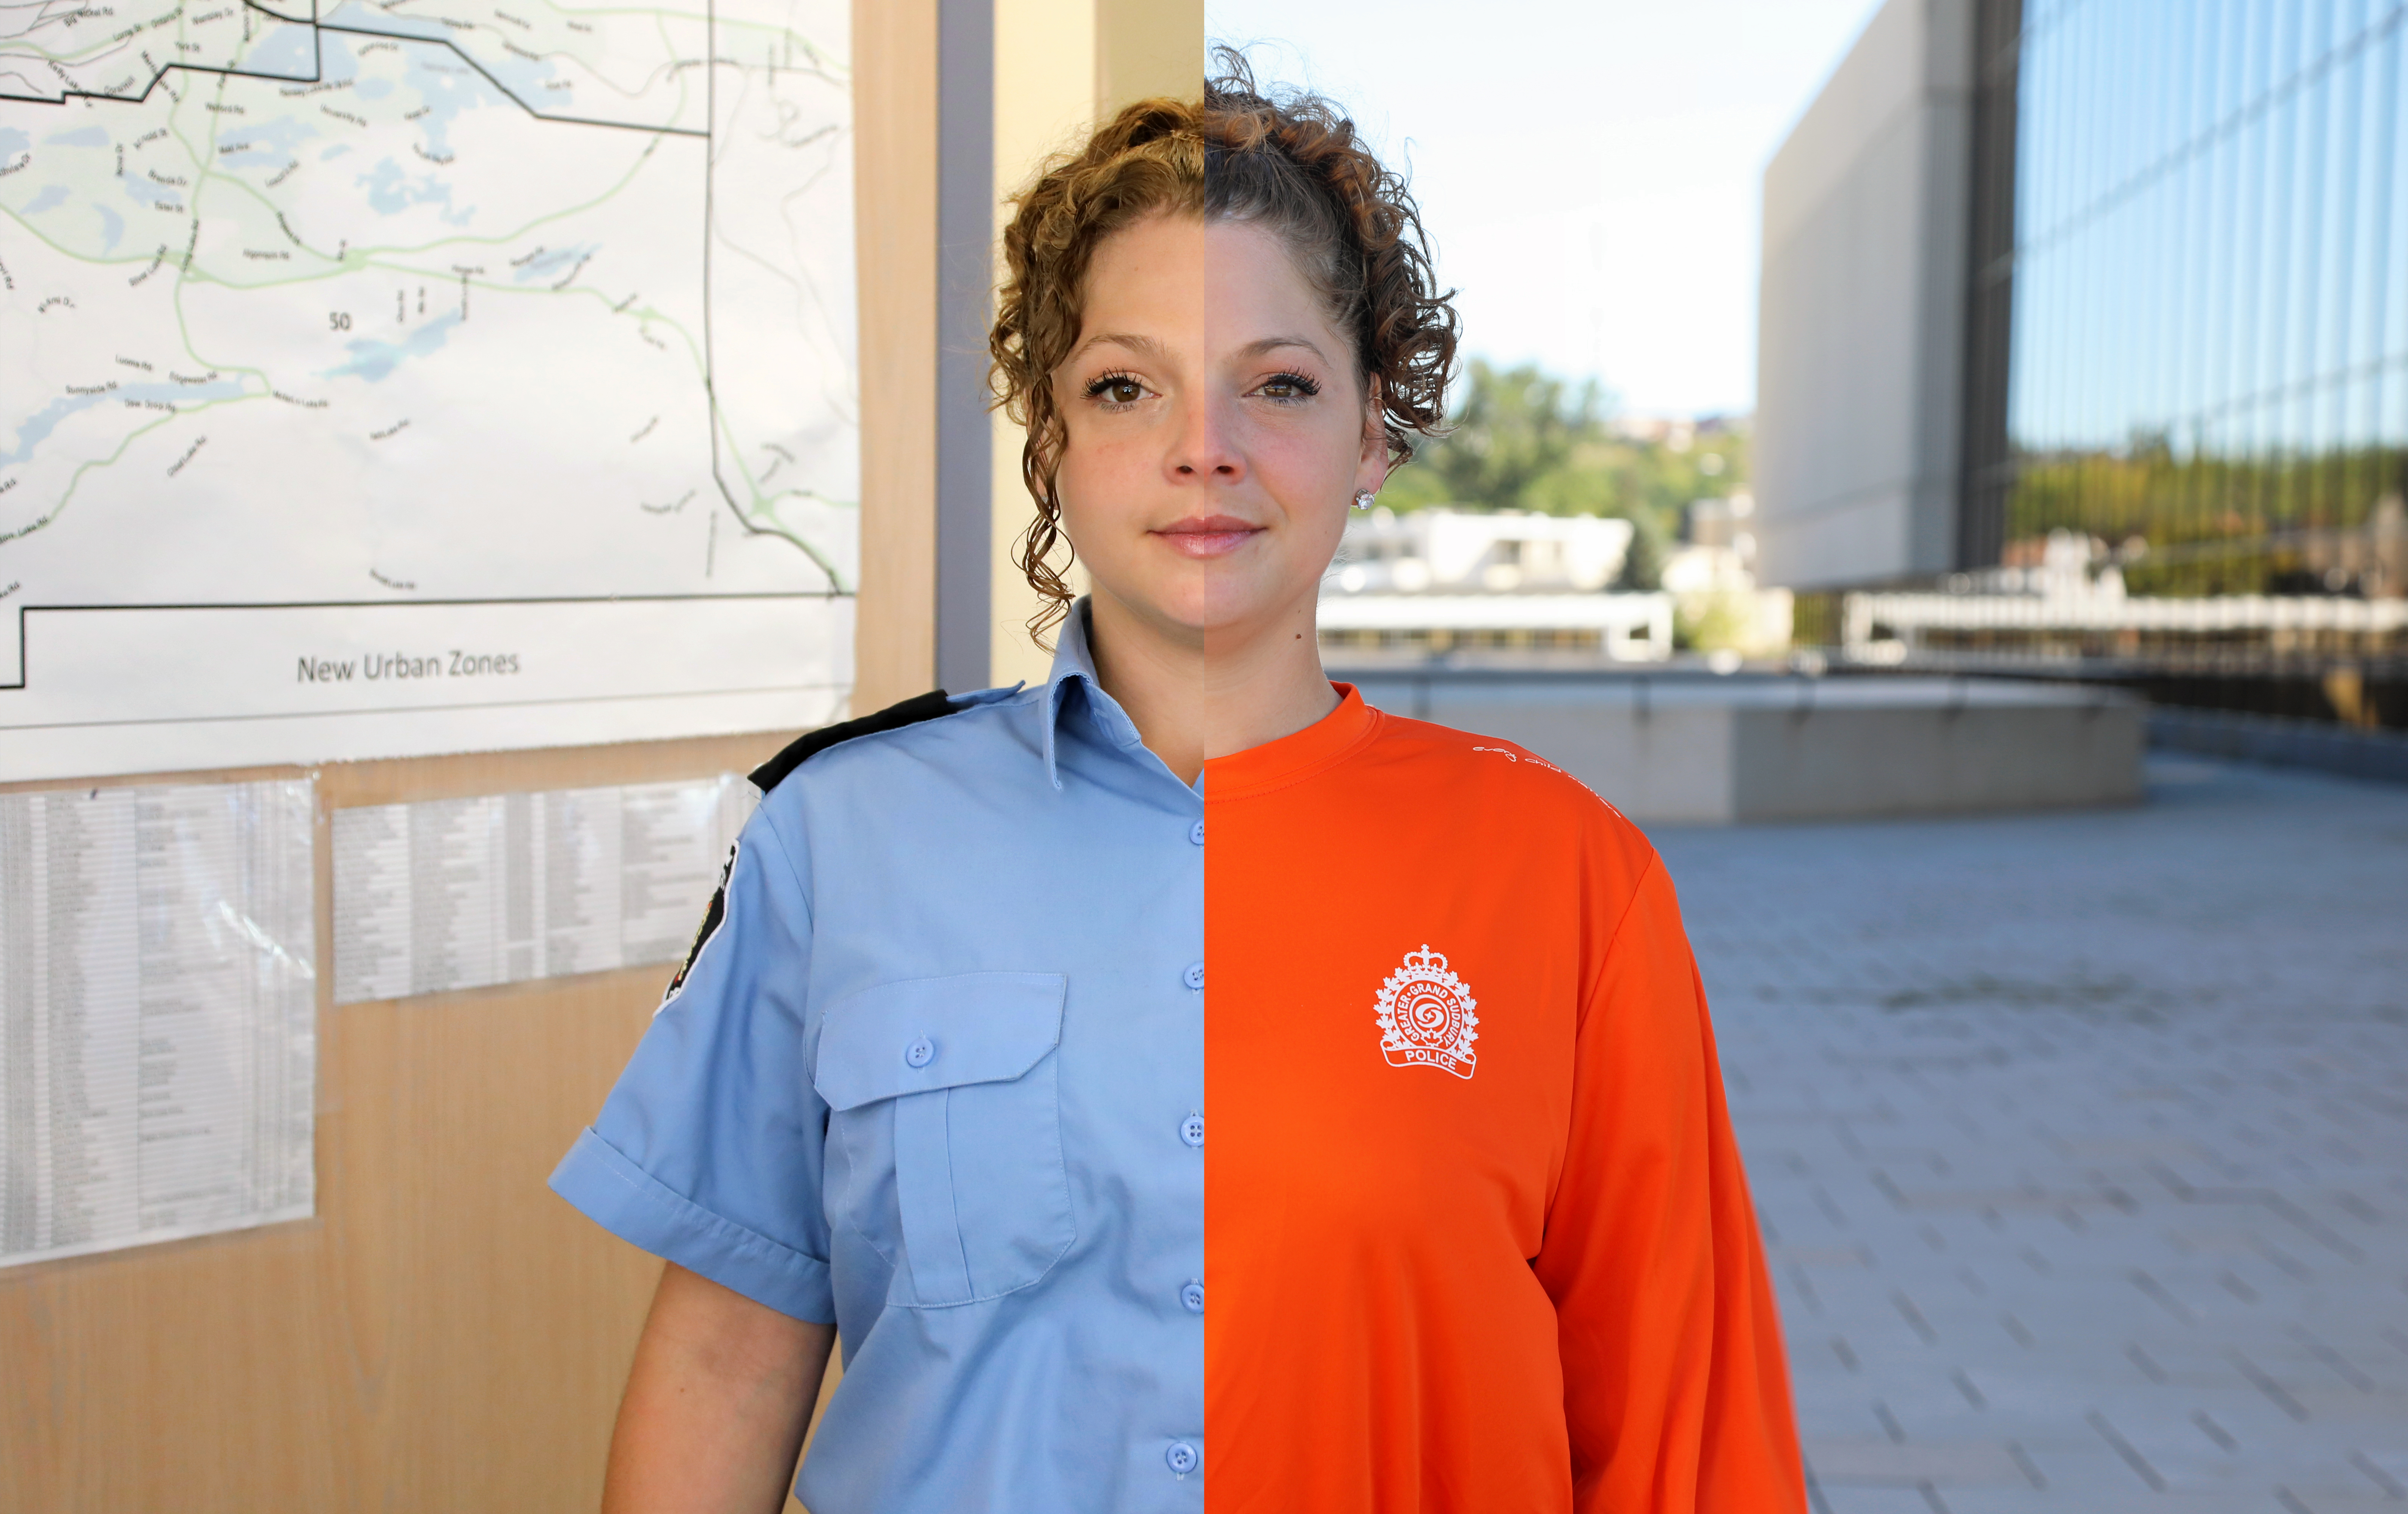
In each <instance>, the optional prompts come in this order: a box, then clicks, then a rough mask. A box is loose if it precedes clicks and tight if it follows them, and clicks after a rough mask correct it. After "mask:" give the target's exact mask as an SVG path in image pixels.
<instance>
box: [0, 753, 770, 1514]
mask: <svg viewBox="0 0 2408 1514" xmlns="http://www.w3.org/2000/svg"><path fill="white" fill-rule="evenodd" d="M785 739H786V737H785V735H784V734H783V733H778V734H770V735H764V736H739V737H716V738H708V739H702V740H692V741H668V742H653V743H644V744H638V745H632V746H618V747H603V748H577V749H566V750H551V751H528V752H506V753H488V754H480V755H474V756H463V757H441V758H425V759H416V760H411V761H406V762H389V763H358V764H337V765H332V766H328V767H325V768H322V769H320V770H318V783H319V821H320V823H319V828H318V872H319V878H318V896H319V910H318V916H319V920H318V941H317V961H318V964H319V982H320V989H319V1004H318V1030H319V1040H318V1101H317V1105H318V1133H317V1164H318V1214H317V1217H316V1218H315V1219H313V1220H309V1221H299V1222H295V1223H292V1224H284V1225H277V1226H271V1227H268V1228H265V1229H261V1230H254V1231H246V1232H237V1233H235V1234H231V1235H214V1236H209V1237H206V1238H203V1239H199V1240H191V1241H179V1242H174V1243H170V1244H167V1245H164V1246H150V1247H141V1248H136V1249H134V1250H124V1251H117V1252H112V1253H108V1254H105V1255H101V1256H96V1257H85V1258H77V1259H72V1260H68V1261H63V1262H51V1263H43V1264H36V1265H34V1266H27V1267H17V1268H11V1269H9V1270H8V1271H7V1272H0V1509H7V1510H11V1511H14V1510H18V1509H25V1510H41V1511H50V1510H62V1511H64V1510H73V1511H76V1514H115V1511H119V1510H124V1511H128V1514H133V1511H137V1510H138V1511H148V1510H152V1509H158V1508H164V1507H175V1508H184V1509H194V1510H219V1509H223V1510H228V1511H240V1514H282V1511H287V1510H290V1511H293V1514H351V1511H358V1514H368V1511H371V1510H375V1511H409V1510H428V1511H436V1510H442V1511H455V1510H456V1511H480V1510H493V1511H495V1514H502V1511H511V1514H517V1511H526V1514H538V1511H548V1510H555V1509H556V1510H562V1511H567V1510H576V1509H590V1508H592V1507H594V1506H595V1501H596V1499H597V1497H598V1495H599V1493H600V1490H601V1472H602V1458H603V1451H604V1449H605V1447H606V1444H607V1441H608V1437H609V1426H610V1419H611V1415H612V1412H613V1410H614V1408H615V1407H616V1405H617V1402H618V1394H619V1389H620V1386H621V1384H622V1383H623V1381H624V1378H625V1374H626V1368H627V1362H628V1360H629V1358H630V1356H631V1355H632V1353H633V1350H634V1346H635V1336H636V1331H637V1329H638V1326H639V1325H640V1324H641V1322H642V1319H643V1310H644V1306H645V1304H646V1302H647V1301H648V1300H649V1298H650V1297H651V1293H652V1283H653V1281H654V1279H655V1278H657V1277H658V1275H659V1264H658V1263H656V1262H655V1261H653V1260H652V1258H650V1257H648V1256H646V1255H644V1254H643V1253H642V1252H640V1251H638V1250H635V1249H634V1248H632V1247H628V1246H625V1245H624V1244H622V1243H620V1242H618V1241H616V1240H613V1239H611V1238H610V1237H609V1235H606V1234H604V1233H603V1232H602V1231H600V1230H598V1229H596V1228H595V1226H594V1225H593V1224H591V1223H590V1222H588V1221H585V1220H584V1219H583V1218H582V1217H581V1216H580V1215H578V1214H577V1213H576V1212H575V1211H574V1210H572V1209H570V1208H569V1207H567V1206H566V1204H563V1203H562V1202H560V1200H558V1199H557V1198H555V1197H553V1196H552V1193H550V1192H549V1191H548V1190H547V1189H546V1188H545V1186H544V1180H545V1178H547V1177H549V1176H550V1174H551V1171H552V1165H553V1164H555V1163H557V1162H558V1161H559V1160H560V1156H561V1153H562V1152H564V1151H566V1150H567V1149H568V1145H569V1143H570V1142H571V1141H573V1140H574V1139H575V1138H576V1135H577V1133H578V1131H579V1130H580V1129H581V1128H582V1127H583V1126H584V1125H585V1124H586V1122H587V1121H590V1120H591V1119H592V1118H593V1115H594V1111H595V1109H596V1108H597V1107H599V1106H600V1103H601V1100H602V1098H603V1096H604V1094H606V1093H608V1092H609V1088H610V1085H611V1083H612V1082H613V1081H614V1080H615V1079H616V1078H617V1077H618V1074H619V1069H620V1068H621V1067H622V1066H623V1065H624V1064H625V1061H626V1058H627V1054H628V1052H629V1051H630V1050H632V1049H633V1048H634V1046H635V1043H636V1040H637V1038H638V1036H641V1035H642V1033H643V1028H644V1026H645V1024H646V1023H647V1022H648V1021H649V1020H650V1018H651V1014H652V1006H653V1005H654V1004H655V1003H656V1002H657V1001H658V998H659V995H660V990H661V984H662V982H663V980H664V979H665V978H667V972H668V969H667V968H665V967H657V966H655V967H641V968H629V969H625V970H624V971H618V972H610V973H597V974H592V975H588V976H585V977H581V978H561V979H554V980H551V981H546V982H538V983H532V984H521V985H516V986H512V987H507V988H495V989H484V990H477V991H473V992H467V993H448V994H434V995H427V996H423V997H420V998H414V999H408V1000H400V1001H392V1002H384V1003H374V1004H360V1005H345V1006H341V1007H337V1006H336V1005H335V1004H334V1003H333V1002H332V992H331V988H330V986H329V985H330V983H331V975H330V973H329V972H328V970H327V969H328V964H330V962H331V956H332V946H333V942H332V920H333V912H332V910H331V908H329V907H328V905H327V901H328V898H329V895H330V893H331V881H332V880H331V878H330V877H329V876H328V869H329V865H330V852H329V849H328V846H327V829H328V827H327V817H328V816H329V815H331V813H332V812H333V811H334V810H335V809H337V808H345V807H353V806H359V805H370V804H386V803H391V802H394V801H395V800H401V799H428V798H442V797H449V796H453V795H459V794H471V793H518V792H524V791H529V790H536V789H548V788H559V787H566V786H571V785H583V784H599V783H629V782H643V781H649V780H653V779H661V778H692V777H703V776H707V775H710V774H713V773H718V772H724V771H728V770H731V769H732V770H738V771H740V770H743V769H745V768H748V767H750V766H751V765H752V764H754V763H757V762H758V761H760V760H761V759H762V758H763V757H765V756H767V755H768V754H769V753H770V752H772V751H775V750H777V748H778V747H779V745H781V743H782V742H783V741H784V740H785ZM304 771H306V770H304V769H297V768H249V769H242V770H239V771H232V772H222V773H201V774H191V773H186V774H176V775H161V776H160V777H161V778H166V777H172V778H174V780H175V781H177V782H213V781H235V780H239V779H246V778H290V777H297V776H300V775H301V774H302V773H303V772H304ZM157 780H158V779H157V778H153V779H143V778H124V779H111V780H109V781H110V782H111V783H139V782H144V781H157ZM15 787H18V788H33V787H40V785H17V786H15Z"/></svg>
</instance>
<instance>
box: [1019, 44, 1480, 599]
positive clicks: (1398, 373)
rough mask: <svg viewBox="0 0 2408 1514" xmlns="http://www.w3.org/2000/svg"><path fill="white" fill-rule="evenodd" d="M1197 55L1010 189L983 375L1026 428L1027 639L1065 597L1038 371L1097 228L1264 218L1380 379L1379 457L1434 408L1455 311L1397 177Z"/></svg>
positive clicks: (1406, 441)
mask: <svg viewBox="0 0 2408 1514" xmlns="http://www.w3.org/2000/svg"><path fill="white" fill-rule="evenodd" d="M1213 63H1214V68H1215V72H1214V74H1213V77H1212V78H1211V79H1207V80H1206V81H1205V85H1204V95H1203V98H1202V100H1200V101H1190V100H1165V99H1156V100H1141V101H1140V102H1138V103H1137V104H1135V105H1132V106H1130V107H1127V108H1126V109H1125V110H1123V111H1122V112H1121V113H1120V114H1119V115H1117V116H1115V117H1113V118H1112V119H1111V121H1108V122H1107V123H1105V124H1104V125H1103V126H1101V127H1099V128H1097V132H1096V134H1095V135H1094V136H1091V137H1089V138H1088V139H1087V142H1086V144H1085V145H1084V146H1083V147H1082V148H1080V149H1079V150H1076V151H1073V152H1066V153H1061V154H1057V155H1055V156H1054V157H1052V158H1050V159H1048V160H1047V161H1046V163H1045V164H1044V166H1043V167H1042V168H1041V169H1040V170H1039V173H1038V176H1037V178H1036V180H1035V181H1034V182H1033V183H1031V184H1030V185H1029V186H1028V187H1027V188H1026V189H1025V190H1023V191H1021V192H1020V193H1019V194H1017V195H1015V196H1014V197H1013V203H1014V204H1015V205H1016V206H1017V207H1018V209H1017V212H1016V213H1015V214H1014V215H1013V216H1012V219H1011V225H1010V226H1008V227H1006V228H1005V230H1004V234H1003V251H1004V261H1005V265H1006V278H1005V280H1004V284H1003V288H1002V290H1001V291H1000V293H999V296H998V299H997V302H996V303H997V311H996V321H995V329H994V330H993V332H991V333H990V334H989V336H988V341H987V346H988V350H989V351H990V352H991V353H992V354H993V357H994V364H993V366H992V368H991V369H990V371H989V375H988V382H989V385H990V387H991V388H992V389H993V391H994V393H995V397H996V403H997V404H998V405H1000V406H1001V407H1003V408H1004V411H1005V413H1006V414H1008V415H1010V416H1011V419H1012V420H1014V421H1019V422H1020V423H1022V424H1023V425H1025V426H1026V427H1027V428H1028V441H1027V443H1026V445H1025V446H1024V447H1023V448H1022V449H1021V454H1020V473H1021V478H1022V480H1023V481H1024V482H1025V483H1026V484H1027V486H1028V493H1029V496H1030V497H1031V498H1032V499H1034V500H1035V501H1036V504H1037V519H1036V520H1034V521H1031V522H1030V523H1029V526H1028V529H1027V530H1026V531H1025V532H1023V533H1022V534H1021V536H1020V539H1019V541H1018V543H1017V544H1016V546H1015V548H1014V550H1013V561H1014V562H1016V563H1018V564H1019V565H1020V568H1021V571H1022V572H1024V573H1025V574H1026V575H1027V576H1028V582H1029V586H1030V587H1031V588H1033V589H1035V590H1036V591H1037V593H1038V594H1039V596H1040V597H1041V598H1042V599H1043V600H1044V605H1043V607H1041V608H1039V611H1038V612H1037V614H1035V615H1034V616H1032V617H1030V618H1029V621H1028V629H1029V634H1030V635H1031V636H1034V637H1036V638H1037V639H1038V642H1039V645H1040V646H1041V645H1043V644H1044V637H1045V633H1046V632H1047V631H1048V630H1050V629H1051V628H1052V627H1053V626H1054V625H1055V624H1057V623H1058V622H1059V621H1061V620H1062V618H1063V616H1064V615H1065V614H1066V613H1067V612H1068V609H1069V605H1070V597H1071V596H1070V589H1069V585H1068V584H1067V583H1066V582H1064V581H1063V578H1062V572H1061V570H1060V569H1059V568H1056V567H1055V566H1054V563H1053V560H1052V559H1053V555H1054V548H1055V547H1056V546H1059V545H1061V544H1062V543H1063V541H1064V537H1063V535H1062V501H1061V497H1060V494H1059V493H1058V492H1057V489H1056V485H1055V479H1056V476H1057V475H1058V473H1059V472H1060V469H1061V462H1062V450H1063V448H1064V447H1065V446H1066V445H1068V439H1069V437H1068V431H1067V429H1066V427H1065V425H1064V422H1063V419H1062V410H1061V406H1060V404H1059V403H1058V401H1057V400H1056V398H1055V396H1054V384H1053V373H1054V368H1056V367H1057V366H1059V365H1060V364H1061V363H1062V362H1063V361H1064V360H1065V359H1066V358H1068V356H1069V354H1070V350H1071V349H1072V347H1073V346H1075V345H1076V344H1077V342H1078V339H1079V328H1080V324H1081V321H1082V317H1083V308H1082V307H1083V305H1084V302H1085V291H1086V276H1087V266H1088V264H1089V263H1090V262H1091V261H1093V259H1094V257H1095V252H1096V249H1097V246H1098V245H1100V244H1101V243H1102V242H1103V241H1104V239H1105V238H1106V237H1109V236H1111V235H1112V234H1113V233H1115V232H1118V231H1120V230H1122V229H1123V228H1125V227H1126V226H1128V225H1130V224H1132V223H1133V222H1135V221H1140V220H1142V219H1144V218H1145V217H1147V216H1150V215H1154V214H1157V213H1163V212H1169V213H1175V214H1185V215H1194V216H1197V217H1200V218H1202V219H1204V220H1208V221H1242V222H1246V223H1249V224H1253V225H1258V226H1261V227H1262V228H1264V229H1265V230H1267V231H1269V232H1271V233H1273V234H1274V235H1276V236H1278V237H1279V238H1280V239H1281V241H1282V242H1283V243H1284V244H1285V246H1286V247H1287V250H1288V253H1289V255H1290V256H1291V257H1292V258H1294V259H1295V260H1296V265H1297V269H1298V271H1300V272H1301V273H1302V274H1303V275H1304V277H1305V279H1306V281H1307V282H1308V283H1309V284H1311V285H1312V289H1313V292H1314V293H1316V294H1317V295H1318V296H1319V297H1320V299H1321V302H1322V305H1323V307H1324V309H1325V310H1326V312H1327V313H1328V315H1329V318H1330V323H1331V324H1332V325H1334V326H1335V327H1337V328H1338V330H1339V331H1340V332H1341V333H1344V334H1346V335H1347V336H1349V337H1350V338H1351V339H1352V340H1353V342H1354V344H1355V368H1356V371H1357V377H1358V378H1376V379H1377V380H1378V381H1379V407H1380V427H1381V431H1382V433H1383V436H1384V437H1385V439H1386V442H1387V448H1388V460H1389V463H1390V464H1392V465H1393V464H1399V463H1403V462H1405V461H1406V460H1407V459H1409V458H1411V457H1412V455H1413V446H1412V437H1413V436H1416V435H1420V436H1431V435H1435V434H1436V432H1437V430H1438V428H1439V426H1440V423H1441V421H1442V420H1443V418H1444V416H1445V414H1446V387H1447V382H1448V379H1449V378H1451V377H1452V375H1453V372H1454V366H1455V339H1456V336H1457V333H1458V330H1459V322H1458V321H1457V320H1456V318H1455V307H1454V305H1453V304H1452V300H1453V298H1454V292H1453V291H1451V290H1450V291H1446V292H1443V293H1441V291H1440V290H1439V288H1438V284H1437V279H1436V278H1435V276H1434V274H1433V272H1432V270H1431V267H1430V257H1429V239H1428V236H1426V233H1425V232H1424V231H1423V229H1422V222H1421V212H1420V211H1419V209H1418V208H1417V207H1415V206H1414V204H1413V198H1412V194H1411V193H1409V192H1408V190H1407V188H1406V185H1405V180H1404V179H1403V177H1402V176H1401V175H1398V174H1395V173H1392V172H1390V171H1389V170H1388V169H1387V168H1385V167H1384V166H1383V165H1382V164H1381V163H1380V160H1379V159H1378V158H1376V157H1374V156H1373V155H1372V154H1371V153H1370V151H1369V150H1368V149H1366V148H1365V147H1364V146H1363V144H1362V142H1361V140H1360V138H1359V137H1358V136H1356V135H1355V123H1354V122H1353V121H1349V120H1347V119H1346V117H1345V115H1344V114H1343V112H1341V111H1340V109H1339V108H1338V107H1336V106H1335V105H1334V104H1332V103H1331V102H1330V101H1329V100H1327V99H1326V98H1324V97H1322V96H1320V95H1317V94H1311V93H1304V92H1301V91H1281V90H1266V89H1264V88H1261V87H1258V86H1257V85H1256V84H1255V82H1254V74H1253V71H1252V69H1251V68H1249V67H1248V66H1247V64H1246V61H1245V59H1244V58H1243V57H1242V56H1240V54H1239V53H1237V52H1236V51H1235V50H1231V49H1228V48H1219V49H1215V50H1214V56H1213ZM1064 565H1065V566H1068V564H1064Z"/></svg>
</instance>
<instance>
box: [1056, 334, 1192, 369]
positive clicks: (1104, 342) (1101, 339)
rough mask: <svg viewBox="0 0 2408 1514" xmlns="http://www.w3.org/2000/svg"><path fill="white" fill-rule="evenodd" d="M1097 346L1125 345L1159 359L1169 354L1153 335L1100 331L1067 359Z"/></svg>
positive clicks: (1071, 359) (1077, 357) (1075, 358)
mask: <svg viewBox="0 0 2408 1514" xmlns="http://www.w3.org/2000/svg"><path fill="white" fill-rule="evenodd" d="M1095 347H1125V348H1127V349H1128V350H1130V351H1132V352H1138V353H1141V354H1143V355H1144V356H1146V357H1150V358H1157V359H1158V358H1162V357H1165V356H1168V349H1166V348H1165V347H1164V346H1163V345H1162V344H1161V343H1160V342H1158V341H1155V340H1154V338H1153V337H1151V336H1138V335H1137V334H1136V333H1134V332H1126V331H1099V332H1097V333H1096V334H1095V335H1094V336H1090V337H1088V338H1087V339H1086V340H1085V341H1083V342H1081V343H1080V344H1079V345H1078V348H1077V349H1076V350H1074V351H1072V352H1071V354H1070V356H1069V358H1068V359H1066V360H1065V361H1066V362H1068V361H1076V360H1077V359H1079V358H1081V357H1082V356H1084V355H1085V354H1086V352H1087V350H1088V349H1089V348H1095Z"/></svg>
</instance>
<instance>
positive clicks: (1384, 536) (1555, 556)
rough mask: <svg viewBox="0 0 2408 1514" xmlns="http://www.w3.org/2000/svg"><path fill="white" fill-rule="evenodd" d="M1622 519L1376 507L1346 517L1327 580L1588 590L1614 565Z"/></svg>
mask: <svg viewBox="0 0 2408 1514" xmlns="http://www.w3.org/2000/svg"><path fill="white" fill-rule="evenodd" d="M1631 535H1632V526H1631V524H1630V522H1629V521H1624V520H1619V519H1615V518H1613V517H1609V516H1599V515H1540V514H1537V513H1535V512H1530V511H1524V510H1497V511H1487V510H1482V511H1472V510H1449V509H1430V510H1415V511H1413V512H1412V513H1411V514H1408V515H1398V514H1397V513H1395V512H1394V511H1392V510H1390V509H1389V508H1388V507H1385V506H1381V507H1378V508H1376V509H1374V510H1372V511H1371V512H1370V513H1369V515H1364V516H1357V517H1355V518H1354V519H1352V520H1349V521H1347V522H1346V535H1345V538H1344V539H1343V540H1342V541H1341V542H1340V544H1339V548H1338V565H1337V571H1336V572H1335V574H1334V575H1333V576H1332V578H1331V585H1332V587H1334V588H1335V589H1336V590H1337V591H1338V592H1339V593H1346V594H1356V593H1425V592H1430V591H1436V592H1439V593H1466V592H1474V593H1533V592H1545V591H1565V590H1569V591H1571V592H1574V593H1593V592H1595V591H1597V590H1601V589H1603V588H1605V587H1606V585H1608V584H1610V583H1612V582H1613V580H1614V578H1616V577H1617V576H1619V575H1620V574H1621V572H1622V561H1623V559H1624V558H1625V557H1626V556H1627V555H1628V553H1629V551H1630V538H1631Z"/></svg>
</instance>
